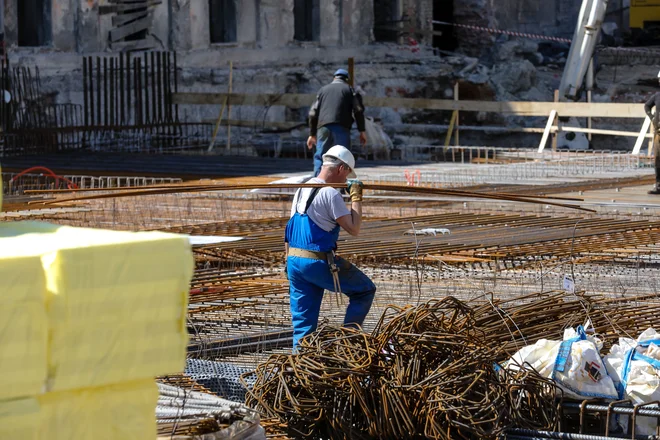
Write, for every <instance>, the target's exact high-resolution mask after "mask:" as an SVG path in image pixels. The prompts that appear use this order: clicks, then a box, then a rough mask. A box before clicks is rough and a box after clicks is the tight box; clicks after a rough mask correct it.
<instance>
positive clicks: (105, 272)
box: [0, 222, 193, 440]
mask: <svg viewBox="0 0 660 440" xmlns="http://www.w3.org/2000/svg"><path fill="white" fill-rule="evenodd" d="M192 271H193V258H192V253H191V249H190V244H189V242H188V240H187V239H186V238H185V237H182V236H177V235H171V234H163V233H158V232H143V233H131V232H118V231H101V230H93V229H83V228H71V227H65V226H56V225H50V224H45V223H34V222H26V223H6V224H0V292H2V294H1V295H0V302H1V303H2V305H1V306H0V439H4V438H8V439H9V438H11V439H31V440H32V439H34V440H37V439H39V440H41V439H49V440H59V439H87V438H94V439H108V440H111V439H150V440H152V439H154V438H156V425H155V413H154V412H155V407H156V403H157V401H158V390H157V387H156V384H155V383H154V380H153V378H154V376H158V375H165V374H170V373H175V372H180V371H182V370H183V368H184V365H185V353H186V345H187V341H188V337H187V332H186V326H185V318H186V308H187V298H188V286H189V282H190V278H191V277H192Z"/></svg>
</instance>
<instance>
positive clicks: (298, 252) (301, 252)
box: [289, 247, 332, 261]
mask: <svg viewBox="0 0 660 440" xmlns="http://www.w3.org/2000/svg"><path fill="white" fill-rule="evenodd" d="M328 253H329V252H316V251H308V250H307V249H300V248H292V247H290V248H289V257H301V258H311V259H312V260H323V261H328ZM330 255H332V253H331V252H330Z"/></svg>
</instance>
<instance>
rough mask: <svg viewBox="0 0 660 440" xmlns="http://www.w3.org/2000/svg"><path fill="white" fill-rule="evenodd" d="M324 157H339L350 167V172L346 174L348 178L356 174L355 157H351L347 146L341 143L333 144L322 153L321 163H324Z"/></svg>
mask: <svg viewBox="0 0 660 440" xmlns="http://www.w3.org/2000/svg"><path fill="white" fill-rule="evenodd" d="M326 158H328V159H339V160H340V161H342V162H344V164H346V165H347V166H348V167H349V168H350V169H351V172H350V173H349V174H348V178H349V179H355V178H356V177H357V174H355V158H354V157H353V153H351V152H350V151H349V150H348V148H346V147H344V146H343V145H335V146H334V147H332V148H330V149H329V150H328V152H327V153H325V154H324V155H323V163H325V161H326ZM330 163H332V162H330Z"/></svg>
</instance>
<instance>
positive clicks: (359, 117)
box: [353, 93, 367, 146]
mask: <svg viewBox="0 0 660 440" xmlns="http://www.w3.org/2000/svg"><path fill="white" fill-rule="evenodd" d="M353 116H354V117H355V123H356V124H357V127H358V131H359V132H360V144H361V145H362V146H364V145H366V144H367V128H366V124H365V121H364V104H363V103H362V95H360V94H359V93H355V94H354V95H353Z"/></svg>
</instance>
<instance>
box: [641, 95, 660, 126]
mask: <svg viewBox="0 0 660 440" xmlns="http://www.w3.org/2000/svg"><path fill="white" fill-rule="evenodd" d="M653 107H655V115H653V114H651V109H652V108H653ZM644 111H645V112H646V114H647V115H648V117H649V118H651V120H652V121H653V127H654V128H655V130H656V131H657V130H658V129H660V126H658V122H659V121H660V93H656V94H655V95H653V96H651V99H649V100H648V101H646V104H644Z"/></svg>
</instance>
